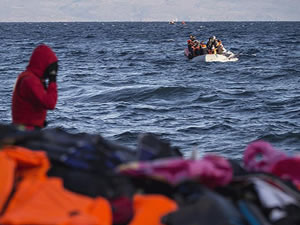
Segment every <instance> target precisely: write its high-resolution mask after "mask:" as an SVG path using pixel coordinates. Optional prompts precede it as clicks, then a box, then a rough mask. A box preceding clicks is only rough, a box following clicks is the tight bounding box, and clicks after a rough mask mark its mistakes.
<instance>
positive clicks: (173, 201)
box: [0, 125, 300, 225]
mask: <svg viewBox="0 0 300 225" xmlns="http://www.w3.org/2000/svg"><path fill="white" fill-rule="evenodd" d="M0 180H1V182H0V224H2V225H12V224H14V225H21V224H24V225H28V224H34V225H48V224H49V225H50V224H51V225H79V224H80V225H112V224H115V225H122V224H124V225H125V224H128V225H299V224H300V157H299V156H296V155H287V154H286V153H285V152H284V151H282V150H277V149H274V147H273V146H272V145H271V144H270V143H268V142H265V141H262V140H260V141H255V142H253V143H250V144H249V145H248V146H246V147H245V152H244V157H243V160H241V161H237V160H232V159H227V158H225V157H222V156H220V155H217V154H214V155H205V156H204V157H202V158H200V159H186V158H184V157H183V155H182V154H181V152H180V150H179V149H178V148H176V147H172V146H171V145H170V143H168V142H166V141H163V140H161V139H160V138H159V137H157V136H155V135H153V134H143V135H141V136H140V137H139V139H138V140H137V147H136V149H132V148H128V147H126V146H121V145H120V144H117V143H114V142H112V141H109V140H106V139H105V138H103V137H102V136H101V135H91V134H87V133H78V134H71V133H68V132H65V131H63V130H61V129H44V130H36V131H22V130H19V129H18V128H16V127H14V126H12V125H0Z"/></svg>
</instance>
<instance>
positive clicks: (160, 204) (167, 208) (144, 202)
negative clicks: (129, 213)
mask: <svg viewBox="0 0 300 225" xmlns="http://www.w3.org/2000/svg"><path fill="white" fill-rule="evenodd" d="M133 201H134V203H133V207H134V217H133V219H132V220H131V222H130V223H129V224H128V225H163V224H162V223H161V222H160V220H161V218H162V217H163V216H164V215H166V214H168V213H170V212H173V211H175V210H177V208H178V206H177V204H176V202H175V201H173V200H172V199H169V198H168V197H166V196H164V195H159V194H151V195H139V194H137V195H135V196H134V199H133Z"/></svg>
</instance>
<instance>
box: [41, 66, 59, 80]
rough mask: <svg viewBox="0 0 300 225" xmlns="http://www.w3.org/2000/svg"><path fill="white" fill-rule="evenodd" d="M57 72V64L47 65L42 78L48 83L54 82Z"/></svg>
mask: <svg viewBox="0 0 300 225" xmlns="http://www.w3.org/2000/svg"><path fill="white" fill-rule="evenodd" d="M57 72H58V64H57V62H54V63H52V64H51V65H49V66H48V68H47V69H46V71H45V72H44V78H45V79H49V83H50V82H56V77H57Z"/></svg>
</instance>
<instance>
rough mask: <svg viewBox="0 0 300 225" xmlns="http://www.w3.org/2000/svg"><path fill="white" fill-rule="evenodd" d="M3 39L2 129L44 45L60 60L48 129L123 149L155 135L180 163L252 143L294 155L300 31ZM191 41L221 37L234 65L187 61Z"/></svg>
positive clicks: (283, 26)
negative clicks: (180, 154) (20, 79)
mask: <svg viewBox="0 0 300 225" xmlns="http://www.w3.org/2000/svg"><path fill="white" fill-rule="evenodd" d="M0 30H1V32H0V40H1V42H0V74H1V77H0V79H1V80H0V87H1V94H0V117H1V123H4V124H7V123H11V115H10V107H11V96H12V89H13V86H14V83H15V79H16V77H17V75H18V74H19V73H20V72H21V71H22V70H23V69H24V68H25V67H26V65H27V63H28V60H29V57H30V55H31V53H32V50H33V49H34V48H35V47H36V46H37V45H38V44H40V43H46V44H48V45H50V46H51V47H52V48H53V49H54V51H55V52H56V53H57V56H58V58H59V60H60V71H59V77H58V85H59V100H58V104H57V108H56V109H55V110H54V111H49V113H48V121H49V122H50V125H49V127H61V128H63V129H64V130H66V131H68V132H71V133H78V132H88V133H93V134H101V135H103V136H104V137H105V138H108V139H110V140H114V141H117V142H118V143H121V144H124V145H126V146H129V147H135V146H136V144H137V137H138V135H139V134H141V133H145V132H152V133H155V134H157V135H159V136H160V137H161V138H163V139H165V140H168V141H169V142H170V143H171V144H172V146H178V147H179V148H180V149H181V150H182V151H184V153H185V154H186V155H189V154H190V153H191V151H192V150H194V149H197V150H198V152H199V154H200V155H202V154H205V153H207V152H216V153H219V154H221V155H224V156H227V157H233V158H241V157H242V154H243V151H244V149H245V147H246V146H247V144H248V143H249V142H251V141H254V140H256V139H264V140H267V141H269V142H271V144H272V145H273V146H275V147H276V148H278V149H282V150H286V151H288V152H290V153H293V152H296V151H299V150H300V129H299V128H300V99H299V98H300V22H193V23H187V24H186V25H181V24H176V25H169V24H168V23H166V22H161V23H125V22H121V23H101V22H100V23H0ZM190 34H194V35H196V36H197V38H198V39H200V40H205V41H207V39H208V37H209V36H211V35H215V36H217V38H220V39H221V40H222V41H223V44H224V46H225V47H226V48H227V49H228V50H231V51H232V52H234V53H236V54H239V61H237V62H229V63H204V62H202V63H201V62H192V61H188V60H187V59H186V58H185V57H184V55H183V49H184V48H185V46H186V41H187V39H188V36H189V35H190Z"/></svg>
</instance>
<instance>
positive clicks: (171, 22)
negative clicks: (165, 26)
mask: <svg viewBox="0 0 300 225" xmlns="http://www.w3.org/2000/svg"><path fill="white" fill-rule="evenodd" d="M177 21H178V19H177V18H176V19H175V20H171V21H169V24H172V25H174V24H176V23H177Z"/></svg>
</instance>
